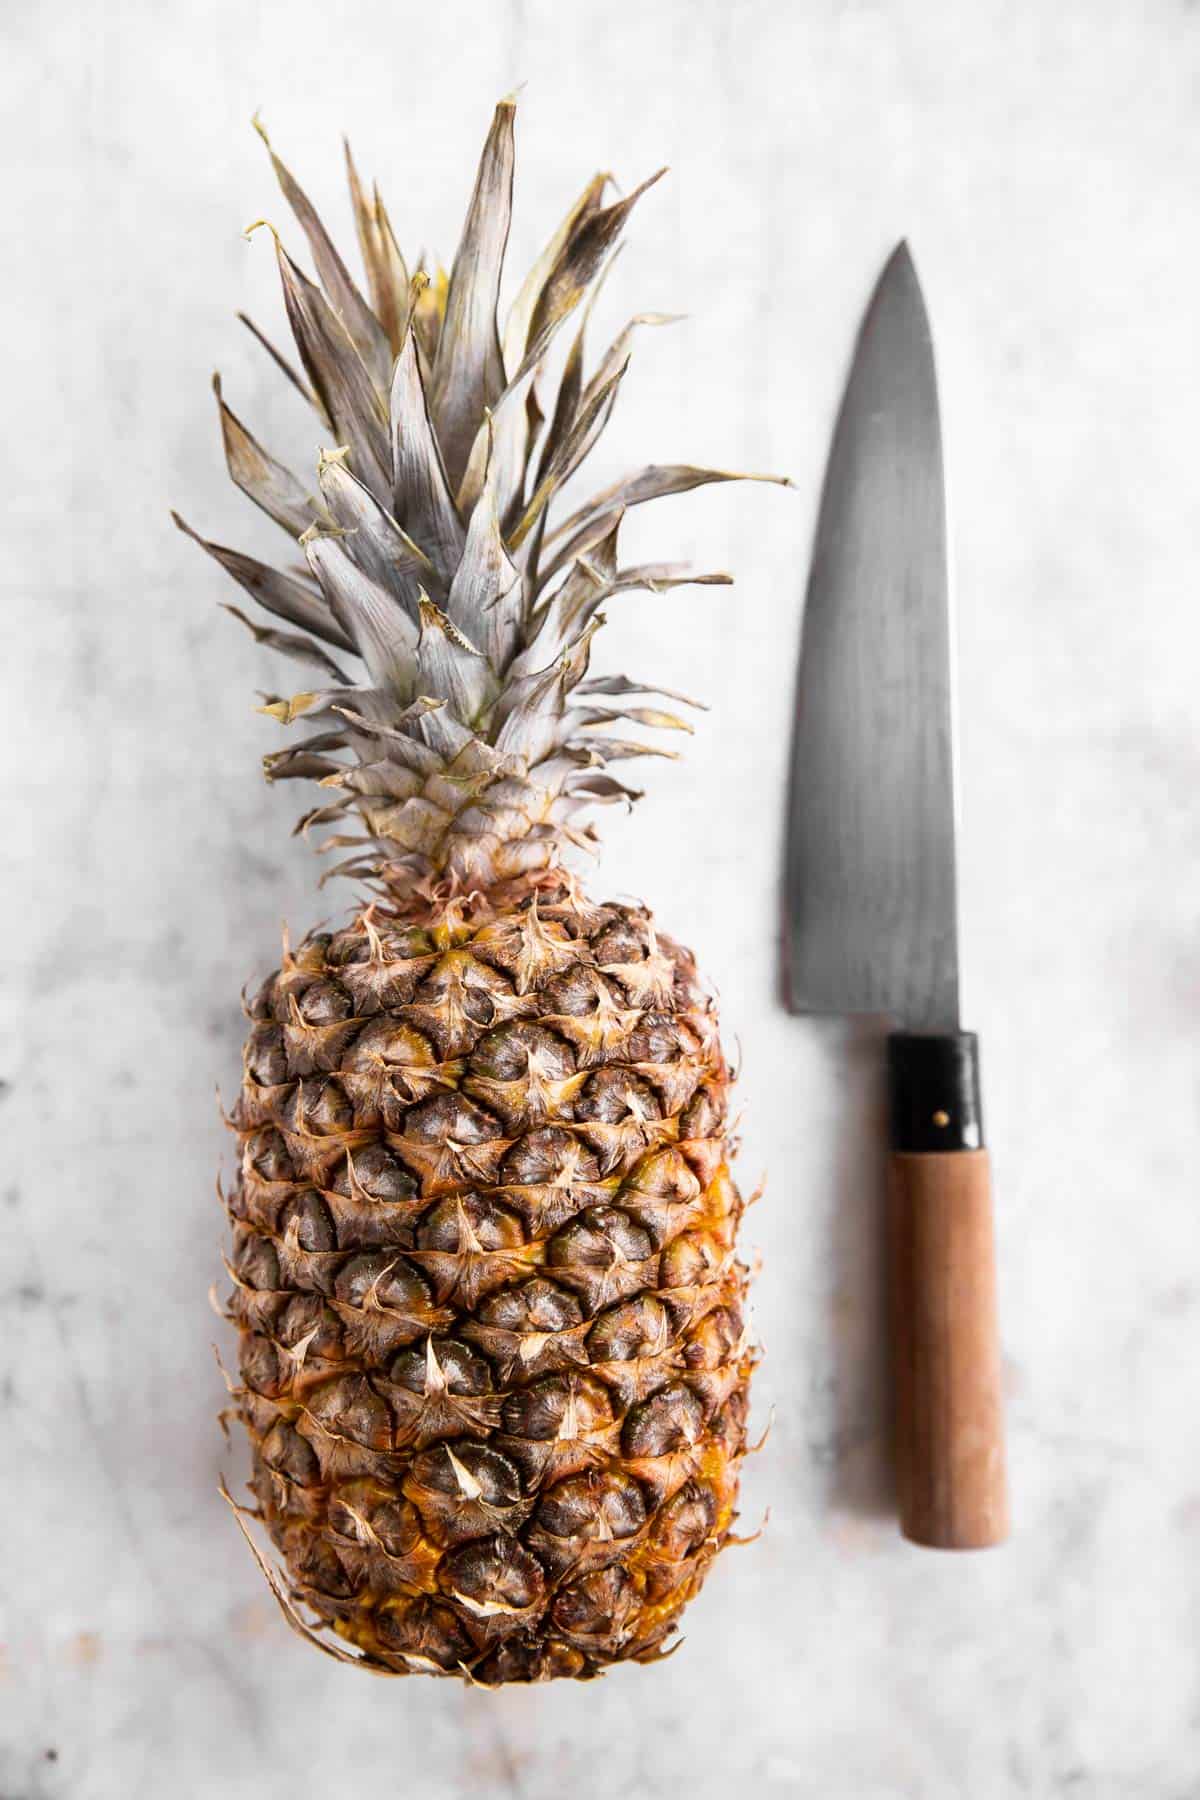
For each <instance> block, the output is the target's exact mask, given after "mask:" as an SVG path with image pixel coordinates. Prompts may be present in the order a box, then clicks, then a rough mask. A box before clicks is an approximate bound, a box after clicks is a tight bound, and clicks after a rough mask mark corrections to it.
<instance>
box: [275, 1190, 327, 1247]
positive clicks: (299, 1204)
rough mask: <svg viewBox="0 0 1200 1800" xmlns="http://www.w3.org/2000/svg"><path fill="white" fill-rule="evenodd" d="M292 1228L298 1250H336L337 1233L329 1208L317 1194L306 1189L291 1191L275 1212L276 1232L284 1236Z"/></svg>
mask: <svg viewBox="0 0 1200 1800" xmlns="http://www.w3.org/2000/svg"><path fill="white" fill-rule="evenodd" d="M293 1228H294V1229H295V1233H296V1242H297V1243H298V1244H299V1246H300V1248H301V1250H308V1251H318V1252H319V1251H326V1252H327V1251H330V1250H336V1249H337V1232H336V1231H335V1230H334V1225H333V1220H332V1219H331V1218H330V1216H329V1208H328V1207H327V1206H326V1204H325V1202H324V1201H323V1200H322V1198H321V1196H320V1194H317V1193H314V1192H313V1190H312V1189H311V1188H307V1189H306V1190H305V1191H304V1193H302V1194H293V1195H292V1197H291V1198H290V1199H289V1200H288V1201H287V1202H286V1203H285V1204H284V1206H283V1207H282V1208H281V1209H280V1213H279V1235H280V1236H281V1237H285V1236H286V1235H287V1234H288V1232H289V1231H290V1230H292V1229H293Z"/></svg>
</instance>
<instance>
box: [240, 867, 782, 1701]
mask: <svg viewBox="0 0 1200 1800" xmlns="http://www.w3.org/2000/svg"><path fill="white" fill-rule="evenodd" d="M249 1012H250V1016H251V1018H252V1020H253V1024H252V1028H251V1032H250V1037H249V1040H248V1043H247V1046H246V1054H245V1080H244V1085H243V1088H242V1093H241V1097H240V1100H239V1102H238V1106H237V1109H236V1114H235V1120H234V1123H235V1125H236V1129H237V1132H238V1136H239V1139H240V1144H241V1168H240V1172H239V1177H238V1180H237V1183H236V1185H235V1187H234V1189H233V1192H232V1194H231V1195H230V1196H229V1200H228V1209H229V1214H230V1219H231V1222H232V1225H233V1253H232V1258H231V1263H230V1267H231V1273H232V1275H233V1280H234V1290H233V1296H232V1301H231V1315H232V1317H233V1319H234V1320H235V1322H236V1324H237V1326H238V1328H239V1331H240V1334H241V1341H240V1361H241V1385H240V1387H239V1388H238V1391H237V1406H238V1411H239V1413H240V1416H241V1418H242V1419H243V1421H244V1423H245V1425H246V1428H247V1431H248V1433H249V1435H250V1439H251V1444H252V1448H253V1461H254V1474H253V1483H252V1485H253V1489H254V1492H255V1495H256V1497H257V1500H258V1504H259V1508H260V1510H261V1514H262V1518H263V1520H264V1521H265V1523H266V1526H267V1529H268V1530H269V1532H270V1534H271V1537H272V1538H273V1540H274V1542H275V1544H276V1546H277V1547H278V1549H279V1551H280V1552H281V1554H282V1557H283V1560H284V1563H285V1565H286V1570H287V1586H288V1588H289V1590H290V1593H291V1595H292V1597H293V1599H294V1600H295V1602H296V1603H297V1604H298V1605H299V1606H300V1607H301V1608H302V1609H304V1611H306V1613H307V1614H308V1616H309V1617H310V1618H311V1619H312V1620H313V1622H314V1624H315V1626H316V1627H317V1629H318V1630H320V1629H321V1628H327V1629H329V1630H331V1631H332V1632H334V1633H336V1635H337V1637H338V1638H339V1639H340V1640H341V1641H342V1643H343V1644H344V1645H345V1646H349V1647H352V1650H353V1652H354V1653H356V1654H357V1655H358V1656H359V1658H361V1660H363V1661H365V1662H366V1663H367V1664H368V1665H369V1666H372V1667H374V1668H377V1669H378V1670H380V1671H381V1672H389V1673H395V1674H407V1673H411V1672H415V1671H421V1670H424V1671H428V1672H431V1673H435V1674H453V1675H461V1674H463V1673H464V1672H466V1673H469V1674H470V1675H471V1676H472V1677H473V1678H474V1679H475V1680H476V1681H479V1682H482V1683H486V1684H494V1683H499V1682H505V1681H514V1680H516V1681H528V1680H537V1679H543V1678H548V1677H552V1676H559V1675H568V1676H579V1677H586V1676H590V1675H594V1674H596V1673H598V1672H599V1671H601V1670H602V1669H603V1668H604V1667H605V1666H606V1665H608V1664H611V1663H614V1662H619V1661H624V1660H628V1659H634V1660H641V1661H648V1660H652V1659H654V1658H655V1657H656V1656H658V1655H660V1654H662V1645H663V1642H664V1639H665V1638H666V1637H667V1636H668V1634H669V1633H670V1632H671V1631H672V1629H673V1628H674V1625H675V1623H676V1620H677V1618H678V1615H679V1613H680V1612H681V1610H682V1609H683V1607H684V1606H685V1605H686V1604H687V1602H688V1600H690V1599H691V1598H692V1596H693V1595H694V1594H695V1593H696V1591H697V1590H698V1588H699V1587H700V1585H701V1583H702V1581H703V1580H704V1577H705V1575H706V1573H707V1571H708V1568H709V1566H710V1564H711V1562H712V1560H713V1557H714V1556H715V1555H716V1553H717V1551H718V1550H719V1549H720V1548H721V1546H722V1544H723V1543H724V1542H725V1541H726V1540H727V1538H728V1536H729V1533H730V1528H731V1525H732V1522H733V1519H734V1509H735V1503H736V1498H737V1486H738V1469H739V1464H740V1461H741V1458H742V1456H743V1454H744V1452H745V1442H746V1438H745V1419H746V1411H747V1404H748V1383H749V1378H750V1373H751V1369H752V1367H753V1363H754V1360H755V1359H754V1353H753V1351H752V1349H751V1348H750V1347H749V1344H748V1341H747V1336H746V1329H745V1324H744V1305H745V1299H746V1285H747V1271H746V1269H745V1267H744V1265H743V1264H741V1263H740V1262H739V1261H738V1259H737V1256H736V1254H735V1238H736V1232H737V1226H738V1221H739V1218H740V1215H741V1211H742V1202H741V1199H740V1197H739V1195H738V1191H737V1189H736V1187H735V1186H734V1183H733V1181H732V1179H731V1177H730V1174H729V1170H728V1166H727V1161H726V1156H727V1143H726V1138H725V1119H726V1101H727V1089H728V1073H727V1070H726V1065H725V1061H724V1058H723V1055H722V1052H721V1047H720V1044H719V1041H718V1035H717V1025H716V1016H715V1011H714V1009H713V1006H712V1003H711V1001H710V999H709V998H708V996H707V995H706V994H705V992H704V991H703V989H702V988H701V986H700V983H699V981H698V979H697V975H696V969H695V964H694V962H693V959H692V956H691V954H690V952H688V951H686V950H684V949H682V948H681V947H679V946H678V945H676V944H674V943H672V942H671V941H670V940H669V939H667V938H665V937H663V936H661V935H660V934H658V933H656V931H655V928H654V925H653V922H652V920H651V918H650V916H649V915H648V913H646V912H645V911H644V910H641V909H638V908H635V907H631V906H624V905H616V904H613V905H605V906H596V905H593V904H592V903H591V902H589V901H587V900H586V899H584V898H583V897H582V895H581V894H580V893H579V892H578V890H577V889H576V888H575V887H574V886H573V885H572V884H571V883H569V882H568V881H567V880H565V878H563V877H562V876H561V875H560V876H553V877H544V878H542V879H541V880H540V881H537V882H531V883H527V884H526V885H525V886H524V888H523V890H521V891H519V892H518V893H515V894H514V893H513V892H512V891H508V892H505V893H503V894H501V893H493V894H492V895H490V896H489V895H487V894H482V895H480V894H475V895H471V896H469V897H467V898H454V899H450V900H446V901H442V902H431V901H423V900H420V899H417V898H409V899H407V900H405V901H404V902H403V903H402V904H400V905H397V907H395V908H394V909H389V908H388V907H387V906H384V905H381V904H379V903H376V904H375V905H373V906H371V907H368V908H367V909H366V910H365V911H363V912H360V913H359V914H358V915H357V917H355V918H354V919H353V920H352V921H351V923H350V924H349V925H348V926H346V927H345V928H344V929H342V930H339V931H336V932H334V933H332V934H331V933H329V932H318V933H314V934H312V935H310V936H309V937H308V938H307V939H306V940H305V941H304V943H303V944H301V945H300V947H299V948H298V949H297V950H296V951H295V952H294V953H290V952H289V953H285V958H284V965H283V968H282V969H281V970H280V971H279V972H278V973H277V974H275V975H273V976H271V977H270V979H269V980H268V981H267V982H266V984H265V986H264V987H263V988H262V990H261V992H260V993H259V994H258V996H257V997H256V999H255V1000H254V1002H253V1004H252V1005H251V1007H250V1008H249Z"/></svg>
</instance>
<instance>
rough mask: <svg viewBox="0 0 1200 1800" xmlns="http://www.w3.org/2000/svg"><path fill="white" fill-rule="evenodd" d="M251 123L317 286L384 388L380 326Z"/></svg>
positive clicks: (386, 351)
mask: <svg viewBox="0 0 1200 1800" xmlns="http://www.w3.org/2000/svg"><path fill="white" fill-rule="evenodd" d="M253 125H254V129H255V131H257V133H258V135H259V137H260V138H261V139H262V141H263V143H264V144H265V145H266V147H267V154H268V155H269V156H270V158H271V167H272V168H273V169H274V171H275V178H276V180H277V181H278V183H279V186H280V188H281V189H282V191H283V197H284V199H285V200H286V201H287V203H288V205H289V206H290V207H291V209H292V211H293V213H294V214H295V215H296V220H297V222H298V223H299V225H300V226H301V227H302V228H303V231H304V235H305V237H306V238H307V239H308V246H309V249H310V250H311V251H312V257H313V261H314V263H315V264H316V266H317V274H318V275H319V276H320V278H321V286H322V287H323V288H324V289H325V292H326V294H327V295H328V297H329V301H330V304H331V306H332V307H333V310H334V312H336V313H337V314H338V316H339V318H340V319H341V321H342V324H343V325H344V326H345V328H346V331H347V332H348V334H349V337H350V341H351V343H352V344H353V345H354V347H355V349H356V350H357V351H358V354H359V355H360V356H361V357H362V360H363V363H364V364H365V366H366V368H367V369H368V371H369V372H370V374H371V376H372V378H373V380H374V382H375V385H376V386H377V387H379V388H384V389H386V387H387V383H388V374H389V372H390V369H391V365H392V353H391V346H390V345H389V343H388V340H387V335H386V333H385V332H384V330H383V327H382V326H381V325H380V323H379V320H378V319H377V318H376V317H375V314H374V313H373V312H372V311H371V309H370V307H369V306H368V305H367V303H366V301H365V300H364V299H363V297H362V295H361V294H360V293H359V291H358V288H357V287H356V286H355V284H354V280H353V278H352V276H351V274H350V271H349V269H347V267H346V265H345V263H344V262H343V261H342V259H341V257H340V256H339V255H338V252H337V250H336V248H335V246H334V245H333V243H332V242H331V240H330V237H329V234H328V232H327V231H326V230H325V227H324V226H323V225H322V223H321V221H320V219H319V218H318V216H317V213H316V210H315V209H314V207H313V205H312V203H311V201H310V200H309V198H308V196H307V194H306V193H305V192H304V190H303V188H302V187H301V186H300V184H299V182H297V181H296V179H295V178H294V176H293V175H292V174H291V172H290V170H288V169H286V168H285V167H284V165H283V163H281V162H280V160H279V158H278V157H277V156H276V154H275V152H274V150H272V148H271V140H270V138H269V137H268V136H267V132H266V127H265V126H264V125H263V123H262V121H261V120H260V119H259V118H257V117H255V119H254V120H253Z"/></svg>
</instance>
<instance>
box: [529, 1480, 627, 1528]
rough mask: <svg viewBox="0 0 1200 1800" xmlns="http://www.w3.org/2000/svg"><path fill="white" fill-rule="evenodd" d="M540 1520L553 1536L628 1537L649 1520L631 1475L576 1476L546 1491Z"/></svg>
mask: <svg viewBox="0 0 1200 1800" xmlns="http://www.w3.org/2000/svg"><path fill="white" fill-rule="evenodd" d="M537 1522H538V1524H539V1525H540V1526H541V1527H542V1530H543V1531H546V1532H548V1533H549V1534H550V1536H551V1537H558V1538H579V1537H582V1538H598V1537H601V1536H609V1537H614V1538H628V1537H633V1536H634V1535H635V1534H636V1533H637V1532H639V1531H640V1530H641V1528H642V1526H643V1525H644V1524H645V1523H646V1502H645V1501H644V1500H643V1498H642V1491H641V1489H640V1488H639V1487H638V1485H637V1482H636V1481H634V1480H633V1479H632V1477H630V1476H628V1475H618V1474H616V1473H611V1474H605V1475H600V1474H591V1475H573V1476H571V1477H570V1479H569V1480H567V1481H560V1482H558V1483H557V1484H556V1485H555V1486H554V1487H552V1488H550V1489H549V1490H548V1491H547V1492H546V1493H545V1494H543V1496H542V1500H541V1503H540V1505H539V1506H538V1509H537Z"/></svg>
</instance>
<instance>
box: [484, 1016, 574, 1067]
mask: <svg viewBox="0 0 1200 1800" xmlns="http://www.w3.org/2000/svg"><path fill="white" fill-rule="evenodd" d="M531 1068H536V1069H537V1071H538V1073H539V1074H541V1075H543V1076H545V1077H547V1078H548V1079H550V1080H557V1081H562V1080H564V1079H565V1077H566V1076H568V1075H570V1074H572V1073H573V1072H574V1068H575V1056H574V1053H573V1052H572V1050H571V1049H570V1047H569V1045H567V1044H565V1043H564V1042H563V1040H562V1039H561V1038H560V1037H556V1036H555V1034H554V1032H552V1031H547V1030H546V1029H545V1027H544V1026H542V1025H527V1024H523V1023H516V1024H512V1025H501V1026H499V1027H498V1028H497V1029H496V1030H495V1031H489V1032H488V1034H487V1036H486V1037H484V1038H482V1039H481V1040H480V1042H479V1044H478V1045H477V1046H476V1048H475V1050H474V1052H473V1053H472V1056H471V1070H472V1073H474V1074H476V1075H484V1076H486V1077H487V1078H488V1079H489V1080H491V1081H519V1080H520V1079H521V1077H522V1076H523V1075H527V1074H528V1073H529V1071H530V1069H531Z"/></svg>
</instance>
